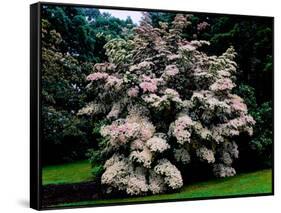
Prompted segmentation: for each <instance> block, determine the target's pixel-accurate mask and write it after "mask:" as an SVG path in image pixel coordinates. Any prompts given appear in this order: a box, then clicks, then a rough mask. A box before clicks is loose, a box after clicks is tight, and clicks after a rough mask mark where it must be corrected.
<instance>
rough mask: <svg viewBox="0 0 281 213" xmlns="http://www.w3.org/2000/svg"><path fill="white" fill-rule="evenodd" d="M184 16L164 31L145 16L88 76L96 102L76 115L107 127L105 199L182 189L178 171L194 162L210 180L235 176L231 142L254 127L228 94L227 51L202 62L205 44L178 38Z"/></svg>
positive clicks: (231, 83)
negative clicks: (207, 170) (209, 172)
mask: <svg viewBox="0 0 281 213" xmlns="http://www.w3.org/2000/svg"><path fill="white" fill-rule="evenodd" d="M189 18H190V15H182V14H178V15H176V17H175V20H174V22H173V24H172V26H171V27H170V28H169V27H168V25H167V23H159V26H160V27H159V28H153V27H152V26H151V24H150V20H149V17H146V18H144V20H143V21H142V22H141V23H140V26H138V27H136V28H135V31H134V35H133V36H132V38H128V39H113V40H111V41H109V42H108V43H107V44H106V45H105V48H106V54H107V56H108V61H109V62H106V63H100V64H96V65H95V66H94V68H93V73H92V74H90V75H89V76H88V77H87V79H88V80H89V82H90V83H89V85H88V86H87V88H88V89H89V90H91V91H92V92H93V93H95V92H96V93H95V94H96V95H95V97H96V98H95V100H94V102H91V103H89V104H88V105H87V106H86V107H84V108H82V109H81V110H80V111H79V113H78V114H89V115H94V114H95V113H103V114H104V117H105V118H107V119H108V121H109V124H108V125H104V126H103V127H102V128H101V131H100V133H101V135H102V136H103V137H104V138H106V139H107V141H108V142H107V144H106V148H105V149H107V150H106V151H107V153H108V156H111V157H110V158H109V159H108V160H107V161H106V162H105V164H104V169H105V171H104V173H103V175H102V178H101V182H102V184H104V186H105V188H106V189H107V192H109V193H110V192H112V191H114V190H115V191H116V190H117V191H123V192H126V193H128V194H130V195H139V194H148V193H152V194H157V193H162V192H165V191H167V190H171V189H178V188H181V187H182V186H183V178H182V175H181V171H180V170H179V168H180V169H183V168H184V165H187V164H190V163H192V162H193V159H199V160H200V161H202V163H206V164H207V165H209V166H210V167H211V168H213V172H214V175H215V176H217V177H227V176H232V175H235V173H236V172H235V169H234V168H232V167H231V166H232V163H233V161H234V160H235V159H236V158H238V154H239V152H238V146H237V144H236V143H235V142H234V141H235V137H237V136H238V135H240V134H241V133H242V132H246V133H248V134H249V135H251V134H253V126H254V124H255V121H254V119H253V118H252V117H251V116H250V115H248V112H247V106H246V105H245V103H244V101H243V99H241V98H240V97H239V96H237V95H235V94H232V89H233V88H234V87H235V74H236V66H237V65H236V63H235V62H234V58H235V55H236V53H235V51H234V49H233V47H230V48H228V49H227V50H226V52H225V53H223V54H222V55H221V56H208V55H206V54H205V53H203V52H201V51H200V50H199V49H198V48H199V47H201V46H203V45H210V43H209V42H208V41H197V40H193V41H188V40H186V39H183V38H182V37H181V33H182V30H183V29H184V28H185V27H187V26H189V25H190V24H191V22H190V21H189ZM205 25H206V24H205ZM200 27H203V25H202V26H200ZM103 106H104V107H103ZM194 162H196V161H194ZM180 165H181V166H180Z"/></svg>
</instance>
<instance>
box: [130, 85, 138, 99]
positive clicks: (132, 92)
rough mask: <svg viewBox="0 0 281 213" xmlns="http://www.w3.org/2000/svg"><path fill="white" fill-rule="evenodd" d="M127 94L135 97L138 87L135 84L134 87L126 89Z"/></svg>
mask: <svg viewBox="0 0 281 213" xmlns="http://www.w3.org/2000/svg"><path fill="white" fill-rule="evenodd" d="M127 94H128V96H129V97H132V98H133V97H137V96H138V94H139V87H138V86H135V87H132V88H130V89H128V91H127Z"/></svg>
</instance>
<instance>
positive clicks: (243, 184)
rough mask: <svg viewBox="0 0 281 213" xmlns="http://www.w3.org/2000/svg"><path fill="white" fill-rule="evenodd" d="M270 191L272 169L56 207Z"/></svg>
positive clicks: (251, 193)
mask: <svg viewBox="0 0 281 213" xmlns="http://www.w3.org/2000/svg"><path fill="white" fill-rule="evenodd" d="M265 193H272V171H271V170H270V169H267V170H261V171H257V172H251V173H245V174H238V175H236V176H234V177H230V178H225V179H216V180H210V181H206V182H200V183H194V184H191V185H187V186H184V187H183V188H182V189H181V190H180V191H179V192H177V193H173V194H161V195H150V196H144V197H131V198H122V199H107V200H90V201H82V202H74V203H63V204H59V205H56V207H67V206H79V205H103V204H114V203H128V202H134V203H137V202H144V201H161V200H178V199H191V198H203V197H204V198H208V197H214V196H235V195H253V194H265Z"/></svg>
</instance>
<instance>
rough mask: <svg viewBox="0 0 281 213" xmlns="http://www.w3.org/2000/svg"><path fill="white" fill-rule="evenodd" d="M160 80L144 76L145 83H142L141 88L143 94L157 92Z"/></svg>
mask: <svg viewBox="0 0 281 213" xmlns="http://www.w3.org/2000/svg"><path fill="white" fill-rule="evenodd" d="M157 81H158V79H152V78H150V77H149V76H145V75H144V76H143V82H142V83H140V88H142V90H143V92H152V93H154V92H156V90H157Z"/></svg>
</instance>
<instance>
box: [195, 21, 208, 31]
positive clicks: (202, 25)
mask: <svg viewBox="0 0 281 213" xmlns="http://www.w3.org/2000/svg"><path fill="white" fill-rule="evenodd" d="M208 26H210V25H209V24H208V23H207V22H206V21H203V22H201V23H199V24H197V30H198V31H202V30H205V29H206V28H207V27H208Z"/></svg>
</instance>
